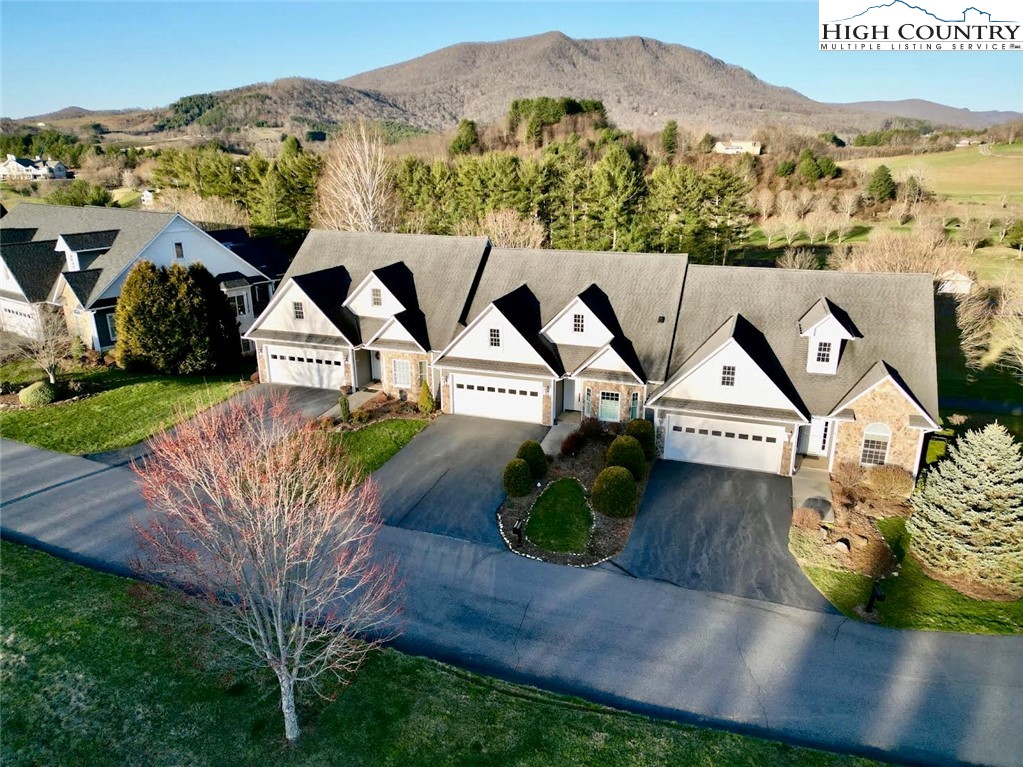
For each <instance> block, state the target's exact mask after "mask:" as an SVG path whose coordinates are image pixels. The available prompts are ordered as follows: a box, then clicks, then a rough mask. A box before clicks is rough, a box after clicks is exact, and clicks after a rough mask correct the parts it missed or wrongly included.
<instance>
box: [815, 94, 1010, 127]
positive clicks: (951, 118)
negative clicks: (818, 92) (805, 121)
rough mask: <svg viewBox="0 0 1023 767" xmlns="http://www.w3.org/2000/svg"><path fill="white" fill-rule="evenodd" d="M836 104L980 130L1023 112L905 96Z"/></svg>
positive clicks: (848, 107) (933, 123) (856, 109)
mask: <svg viewBox="0 0 1023 767" xmlns="http://www.w3.org/2000/svg"><path fill="white" fill-rule="evenodd" d="M833 106H838V107H842V108H844V109H851V110H853V111H856V112H875V113H877V114H885V115H897V116H899V117H909V118H911V119H914V120H924V121H926V122H929V123H931V124H932V125H951V126H955V127H957V128H975V129H977V130H981V129H983V128H990V127H991V126H992V125H998V124H999V123H1005V122H1011V121H1014V120H1023V112H999V111H991V112H971V111H970V110H969V109H958V108H956V107H950V106H945V105H944V104H936V103H934V102H933V101H924V100H923V99H905V100H903V101H856V102H853V103H849V104H834V105H833Z"/></svg>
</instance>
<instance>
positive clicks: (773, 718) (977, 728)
mask: <svg viewBox="0 0 1023 767" xmlns="http://www.w3.org/2000/svg"><path fill="white" fill-rule="evenodd" d="M431 428H433V427H431ZM0 460H2V467H0V468H2V476H3V487H2V493H3V500H2V508H0V514H2V519H0V527H2V532H3V534H4V535H5V536H7V537H15V538H17V539H19V540H23V541H24V540H29V541H33V542H36V543H37V544H38V543H43V544H45V545H47V546H48V547H50V548H51V549H56V550H59V551H63V552H64V553H66V554H67V553H74V554H75V555H77V556H79V557H81V558H84V559H86V560H87V561H90V562H93V563H95V562H100V563H104V564H105V565H106V566H108V567H114V568H116V567H119V566H121V565H123V564H124V563H125V562H127V561H129V559H130V557H131V556H132V554H133V545H132V536H131V525H130V519H131V517H132V516H133V515H144V514H145V510H144V508H143V506H142V501H141V499H140V497H139V496H138V493H137V491H136V489H135V487H134V485H133V482H132V476H131V474H130V472H129V471H128V470H127V469H124V468H117V467H104V466H98V467H97V470H96V471H90V470H89V468H90V467H89V466H88V463H87V462H86V463H83V462H82V461H83V459H74V458H68V457H66V456H56V455H54V454H51V453H47V452H46V451H41V450H36V449H34V448H29V447H26V446H23V445H18V444H16V443H11V442H8V441H0ZM381 544H382V547H383V548H384V549H385V551H386V552H388V553H390V554H393V555H394V556H396V557H398V559H399V561H400V562H401V567H402V570H403V572H404V574H405V576H406V578H407V581H408V604H407V610H406V613H405V617H406V619H407V630H406V634H405V636H404V637H403V639H402V640H401V641H400V642H399V646H400V647H402V648H403V649H406V650H408V651H411V652H418V653H422V654H426V655H430V656H432V657H436V658H440V659H442V660H448V661H451V662H454V663H457V664H459V665H462V666H466V667H469V668H474V669H477V670H481V671H484V672H487V673H491V674H496V675H499V676H503V677H506V678H510V679H514V680H518V681H523V682H527V683H531V684H536V685H538V686H541V687H546V688H550V689H555V690H560V691H565V692H570V693H573V694H576V695H582V696H585V697H588V698H592V699H595V700H598V701H603V702H607V703H611V704H615V705H619V706H622V707H626V708H630V709H633V710H638V711H644V712H648V713H652V714H659V715H664V716H670V717H673V718H678V719H683V720H691V721H696V722H700V723H706V724H713V725H717V726H724V727H728V728H731V729H737V730H741V731H749V732H753V733H758V734H762V735H765V736H768V737H774V738H783V739H787V740H792V741H795V742H801V743H809V744H813V745H819V746H823V747H826V748H832V749H836V750H843V751H854V752H860V753H865V754H870V755H875V756H883V757H887V758H892V759H898V760H901V761H906V762H916V763H920V764H938V765H946V764H947V765H951V764H957V763H963V762H965V763H975V764H992V765H1005V766H1006V767H1008V766H1010V765H1011V766H1013V767H1018V765H1021V764H1023V728H1021V727H1020V719H1019V712H1020V711H1023V641H1021V640H1020V638H1019V637H974V636H964V635H955V634H927V633H917V632H898V631H892V630H887V629H880V628H877V627H873V626H868V625H864V624H859V623H856V622H853V621H848V620H847V619H845V618H842V617H841V616H837V615H831V614H828V613H823V612H815V611H808V610H800V609H797V608H793V607H786V606H782V605H776V604H771V603H767V602H758V601H752V600H746V599H741V598H738V597H727V596H722V595H716V594H712V593H708V592H702V591H691V590H687V589H683V588H678V587H676V586H672V585H670V584H667V583H659V582H654V581H649V580H641V579H636V578H631V577H628V576H626V575H624V574H622V573H620V572H608V571H602V570H597V569H590V570H580V569H575V568H566V567H557V566H554V565H547V564H543V563H538V562H534V561H532V560H527V559H524V558H521V557H518V556H516V555H514V554H512V553H510V552H508V551H507V550H504V549H502V548H499V547H493V546H488V545H481V544H479V543H474V542H470V541H463V540H458V539H455V538H450V537H446V536H440V535H432V534H429V533H423V532H418V531H413V530H405V529H401V528H397V527H385V528H384V530H383V533H382V535H381Z"/></svg>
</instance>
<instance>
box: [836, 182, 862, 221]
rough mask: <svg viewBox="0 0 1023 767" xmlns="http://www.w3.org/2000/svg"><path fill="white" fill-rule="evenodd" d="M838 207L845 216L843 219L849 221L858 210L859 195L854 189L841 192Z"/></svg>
mask: <svg viewBox="0 0 1023 767" xmlns="http://www.w3.org/2000/svg"><path fill="white" fill-rule="evenodd" d="M838 206H839V208H838V209H839V210H840V211H841V212H842V213H844V214H845V217H846V218H847V219H851V218H852V217H853V216H855V215H856V212H857V211H858V210H859V209H860V193H859V192H857V191H856V190H855V189H850V190H848V191H846V192H842V194H841V195H839V198H838Z"/></svg>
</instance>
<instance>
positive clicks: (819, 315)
mask: <svg viewBox="0 0 1023 767" xmlns="http://www.w3.org/2000/svg"><path fill="white" fill-rule="evenodd" d="M798 326H799V334H800V335H801V336H804V337H805V336H810V335H829V336H831V337H833V338H842V339H844V340H847V341H851V340H853V339H855V338H862V337H863V336H862V334H861V333H860V331H859V330H858V329H857V328H856V325H855V324H854V323H853V321H852V318H851V317H850V316H849V315H848V314H846V313H845V311H844V310H842V309H840V308H839V307H838V306H836V305H835V304H833V303H832V302H831V301H829V300H828V299H827V298H825V297H823V296H822V297H821V298H820V299H819V300H818V301H817V303H815V304H814V305H813V306H811V307H810V309H809V310H808V311H807V312H806V314H804V315H803V316H802V317H800V318H799V323H798Z"/></svg>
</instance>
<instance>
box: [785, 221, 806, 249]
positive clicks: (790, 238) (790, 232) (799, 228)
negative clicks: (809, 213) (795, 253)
mask: <svg viewBox="0 0 1023 767" xmlns="http://www.w3.org/2000/svg"><path fill="white" fill-rule="evenodd" d="M781 225H782V236H783V237H784V238H785V244H786V245H788V246H789V247H792V246H793V245H794V244H795V242H796V240H798V239H799V235H801V234H802V233H803V222H802V221H800V220H799V217H798V216H792V215H787V216H784V217H783V218H782V220H781Z"/></svg>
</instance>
